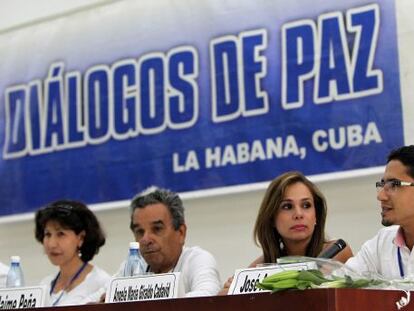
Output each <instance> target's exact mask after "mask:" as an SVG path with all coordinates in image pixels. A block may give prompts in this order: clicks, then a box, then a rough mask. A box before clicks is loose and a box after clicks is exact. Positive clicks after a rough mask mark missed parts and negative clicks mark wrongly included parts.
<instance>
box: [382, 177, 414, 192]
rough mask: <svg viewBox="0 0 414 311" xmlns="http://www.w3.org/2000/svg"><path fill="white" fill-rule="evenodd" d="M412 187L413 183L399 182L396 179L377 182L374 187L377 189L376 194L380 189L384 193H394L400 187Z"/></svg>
mask: <svg viewBox="0 0 414 311" xmlns="http://www.w3.org/2000/svg"><path fill="white" fill-rule="evenodd" d="M412 186H414V183H413V182H408V181H401V180H398V179H393V180H387V181H377V182H376V183H375V187H376V188H377V191H378V192H380V191H381V190H382V189H384V191H385V192H394V191H395V190H397V189H398V188H400V187H412Z"/></svg>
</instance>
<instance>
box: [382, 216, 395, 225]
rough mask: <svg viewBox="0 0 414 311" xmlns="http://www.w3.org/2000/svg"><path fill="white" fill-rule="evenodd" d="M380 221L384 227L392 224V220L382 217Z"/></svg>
mask: <svg viewBox="0 0 414 311" xmlns="http://www.w3.org/2000/svg"><path fill="white" fill-rule="evenodd" d="M381 223H382V225H383V226H384V227H389V226H392V225H394V223H393V222H392V221H390V220H387V219H384V218H383V219H382V221H381Z"/></svg>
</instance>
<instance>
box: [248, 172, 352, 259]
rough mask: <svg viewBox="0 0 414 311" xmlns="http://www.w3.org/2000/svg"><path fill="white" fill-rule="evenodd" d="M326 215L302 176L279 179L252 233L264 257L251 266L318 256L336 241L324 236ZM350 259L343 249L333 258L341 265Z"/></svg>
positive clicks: (323, 202)
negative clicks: (281, 258) (278, 260)
mask: <svg viewBox="0 0 414 311" xmlns="http://www.w3.org/2000/svg"><path fill="white" fill-rule="evenodd" d="M326 213H327V209H326V200H325V197H324V195H323V194H322V193H321V192H320V190H319V189H318V188H317V187H316V185H315V184H314V183H312V182H311V181H310V180H309V179H307V178H306V177H305V176H304V175H303V174H302V173H300V172H287V173H284V174H282V175H280V176H278V177H277V178H276V179H274V180H273V181H272V182H271V183H270V185H269V187H268V188H267V191H266V194H265V196H264V198H263V201H262V204H261V206H260V209H259V213H258V215H257V219H256V224H255V226H254V231H253V235H254V239H255V243H256V244H257V245H258V246H261V248H262V251H263V255H262V256H260V257H259V258H258V259H256V260H255V261H254V262H253V263H251V264H250V266H251V267H252V266H256V265H257V264H261V263H274V262H276V261H277V259H278V258H279V257H283V256H308V257H317V256H318V255H319V254H320V253H321V252H322V250H324V249H325V248H327V247H329V246H330V245H331V244H333V243H334V242H335V240H333V241H328V240H327V239H326V237H325V221H326ZM351 256H352V251H351V249H350V248H349V247H346V248H345V249H344V250H342V251H341V252H340V253H338V255H337V256H335V257H334V258H333V259H335V260H338V261H341V262H343V263H344V262H345V261H346V260H347V259H348V258H349V257H351Z"/></svg>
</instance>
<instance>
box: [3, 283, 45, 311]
mask: <svg viewBox="0 0 414 311" xmlns="http://www.w3.org/2000/svg"><path fill="white" fill-rule="evenodd" d="M45 299H46V286H30V287H29V286H28V287H13V288H2V289H0V310H7V309H27V308H37V307H43V306H44V305H45Z"/></svg>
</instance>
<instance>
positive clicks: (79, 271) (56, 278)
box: [49, 262, 88, 306]
mask: <svg viewBox="0 0 414 311" xmlns="http://www.w3.org/2000/svg"><path fill="white" fill-rule="evenodd" d="M87 264H88V263H87V262H84V263H83V265H82V267H80V268H79V270H78V271H77V272H76V273H75V274H74V275H73V277H72V278H71V279H70V281H69V283H68V284H67V285H66V286H65V288H63V289H62V291H61V293H60V295H59V297H58V298H57V299H56V300H55V301H54V302H53V304H52V306H56V305H57V304H58V302H59V301H60V299H61V298H62V296H63V294H64V293H65V291H66V290H67V289H68V287H69V286H70V285H72V283H73V282H74V281H75V280H76V279H77V278H78V277H79V275H80V274H81V273H82V271H83V270H84V269H85V267H86V265H87ZM59 276H60V271H59V273H58V275H57V276H56V277H55V279H54V280H53V281H52V284H51V286H50V293H49V295H52V293H53V290H54V289H55V286H56V282H57V280H58V278H59Z"/></svg>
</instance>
